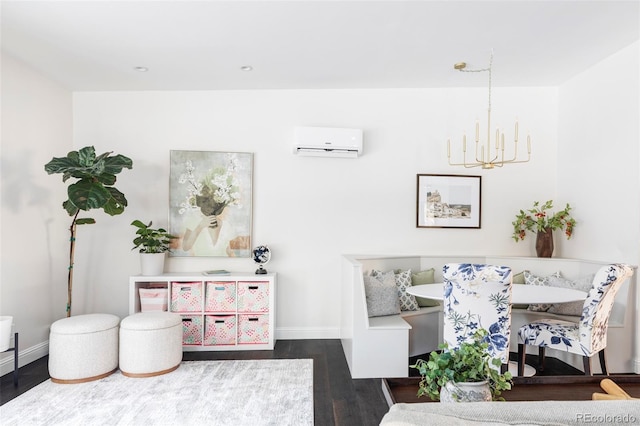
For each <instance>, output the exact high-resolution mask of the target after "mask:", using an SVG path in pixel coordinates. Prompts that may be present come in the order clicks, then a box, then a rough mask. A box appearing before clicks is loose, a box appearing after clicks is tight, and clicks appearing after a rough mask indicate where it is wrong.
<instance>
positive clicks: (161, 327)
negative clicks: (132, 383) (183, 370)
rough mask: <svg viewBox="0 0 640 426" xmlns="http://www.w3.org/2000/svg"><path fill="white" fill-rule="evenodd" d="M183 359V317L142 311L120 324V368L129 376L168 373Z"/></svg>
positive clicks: (168, 313)
mask: <svg viewBox="0 0 640 426" xmlns="http://www.w3.org/2000/svg"><path fill="white" fill-rule="evenodd" d="M181 361H182V317H181V316H180V315H178V314H174V313H171V312H140V313H137V314H133V315H130V316H128V317H126V318H125V319H123V320H122V322H121V323H120V371H121V372H122V374H123V375H125V376H128V377H151V376H159V375H161V374H166V373H169V372H171V371H173V370H175V369H176V368H178V367H179V366H180V362H181Z"/></svg>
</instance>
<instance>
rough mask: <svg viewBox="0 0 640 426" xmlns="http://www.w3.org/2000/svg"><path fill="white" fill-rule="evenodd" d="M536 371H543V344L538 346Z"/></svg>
mask: <svg viewBox="0 0 640 426" xmlns="http://www.w3.org/2000/svg"><path fill="white" fill-rule="evenodd" d="M538 371H540V372H543V371H544V346H538Z"/></svg>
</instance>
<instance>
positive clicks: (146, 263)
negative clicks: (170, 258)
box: [140, 253, 166, 275]
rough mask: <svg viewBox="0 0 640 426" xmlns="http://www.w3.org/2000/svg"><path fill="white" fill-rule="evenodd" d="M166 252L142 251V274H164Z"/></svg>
mask: <svg viewBox="0 0 640 426" xmlns="http://www.w3.org/2000/svg"><path fill="white" fill-rule="evenodd" d="M165 256H166V255H165V253H140V271H141V272H140V273H141V275H162V273H163V272H164V259H165Z"/></svg>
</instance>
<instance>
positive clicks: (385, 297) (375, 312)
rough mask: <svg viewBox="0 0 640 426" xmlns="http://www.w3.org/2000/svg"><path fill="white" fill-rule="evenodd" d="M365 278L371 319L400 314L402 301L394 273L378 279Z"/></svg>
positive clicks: (368, 310) (366, 276)
mask: <svg viewBox="0 0 640 426" xmlns="http://www.w3.org/2000/svg"><path fill="white" fill-rule="evenodd" d="M363 278H364V292H365V297H366V299H367V312H368V315H369V318H372V317H381V316H385V315H396V314H399V313H400V299H399V298H398V289H397V287H396V279H395V274H394V273H393V271H391V274H382V276H378V277H374V276H370V275H366V274H365V275H364V277H363Z"/></svg>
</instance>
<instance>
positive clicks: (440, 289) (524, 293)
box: [406, 283, 587, 376]
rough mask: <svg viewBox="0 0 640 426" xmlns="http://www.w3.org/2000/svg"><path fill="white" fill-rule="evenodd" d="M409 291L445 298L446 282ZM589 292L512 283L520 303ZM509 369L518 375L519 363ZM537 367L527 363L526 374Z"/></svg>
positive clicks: (582, 295)
mask: <svg viewBox="0 0 640 426" xmlns="http://www.w3.org/2000/svg"><path fill="white" fill-rule="evenodd" d="M406 291H407V293H409V294H412V295H414V296H418V297H423V298H425V299H432V300H444V283H434V284H420V285H415V286H410V287H407V289H406ZM586 298H587V293H586V292H584V291H581V290H576V289H573V288H563V287H551V286H539V285H526V284H512V285H511V303H512V304H518V305H530V304H554V303H567V302H578V301H584V300H585V299H586ZM509 371H510V372H511V373H512V374H513V375H514V376H516V374H517V371H518V366H517V363H516V362H514V361H509ZM535 372H536V370H535V368H533V367H532V366H530V365H528V364H526V365H525V369H524V376H533V375H535Z"/></svg>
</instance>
